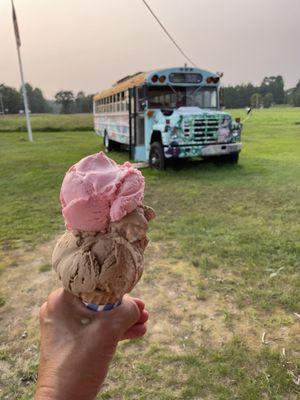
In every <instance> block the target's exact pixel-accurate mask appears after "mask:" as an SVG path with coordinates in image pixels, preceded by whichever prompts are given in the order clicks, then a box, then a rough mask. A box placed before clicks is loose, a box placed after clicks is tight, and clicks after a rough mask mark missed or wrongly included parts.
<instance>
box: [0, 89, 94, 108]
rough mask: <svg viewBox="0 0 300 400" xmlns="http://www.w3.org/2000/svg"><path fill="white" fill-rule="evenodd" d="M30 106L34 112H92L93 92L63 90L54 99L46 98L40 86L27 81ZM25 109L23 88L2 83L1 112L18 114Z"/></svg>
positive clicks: (0, 94)
mask: <svg viewBox="0 0 300 400" xmlns="http://www.w3.org/2000/svg"><path fill="white" fill-rule="evenodd" d="M25 87H26V93H27V98H28V106H29V109H30V112H31V113H33V114H40V113H59V112H60V113H62V114H69V113H90V112H92V111H93V96H94V95H93V94H89V95H86V94H85V93H84V92H83V91H80V92H78V93H77V94H76V95H75V94H74V93H73V92H72V91H71V90H61V91H59V92H57V93H56V94H55V99H54V100H47V99H45V97H44V95H43V92H42V91H41V89H39V88H37V87H36V88H34V87H33V86H32V85H30V84H29V83H25ZM23 111H24V105H23V95H22V90H21V89H20V90H17V89H15V88H12V87H10V86H7V85H5V84H0V114H3V113H4V114H18V113H20V112H23Z"/></svg>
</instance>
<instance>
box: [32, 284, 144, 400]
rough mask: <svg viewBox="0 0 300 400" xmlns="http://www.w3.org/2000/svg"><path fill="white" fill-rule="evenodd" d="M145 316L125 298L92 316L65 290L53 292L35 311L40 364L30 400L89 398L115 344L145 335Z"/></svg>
mask: <svg viewBox="0 0 300 400" xmlns="http://www.w3.org/2000/svg"><path fill="white" fill-rule="evenodd" d="M147 320H148V312H147V311H146V310H145V304H144V303H143V301H142V300H140V299H136V298H133V297H130V296H125V297H124V298H123V301H122V304H121V305H120V306H119V307H117V308H115V309H113V310H111V311H102V312H94V311H91V310H89V309H87V308H86V307H85V306H84V305H83V303H82V302H81V301H80V300H79V299H78V298H76V297H75V296H73V295H72V294H70V293H68V292H66V291H65V290H63V289H58V290H56V291H54V292H52V293H51V294H50V295H49V297H48V299H47V302H46V303H44V304H43V305H42V307H41V310H40V325H41V346H40V364H39V373H38V381H37V388H36V394H35V400H94V399H95V398H96V396H97V393H98V392H99V390H100V387H101V385H102V383H103V382H104V380H105V377H106V375H107V372H108V368H109V364H110V362H111V360H112V358H113V356H114V354H115V351H116V348H117V345H118V342H119V341H120V340H124V339H135V338H139V337H142V336H143V335H144V334H145V333H146V329H147V328H146V321H147Z"/></svg>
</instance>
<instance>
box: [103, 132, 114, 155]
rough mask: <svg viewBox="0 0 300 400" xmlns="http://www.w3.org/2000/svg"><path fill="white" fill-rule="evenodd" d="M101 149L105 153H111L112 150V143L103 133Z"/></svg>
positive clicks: (105, 133)
mask: <svg viewBox="0 0 300 400" xmlns="http://www.w3.org/2000/svg"><path fill="white" fill-rule="evenodd" d="M103 147H104V148H105V150H106V151H111V150H112V149H113V144H112V141H111V140H110V139H109V136H108V133H107V132H106V131H105V132H104V136H103Z"/></svg>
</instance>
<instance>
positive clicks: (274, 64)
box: [0, 0, 300, 98]
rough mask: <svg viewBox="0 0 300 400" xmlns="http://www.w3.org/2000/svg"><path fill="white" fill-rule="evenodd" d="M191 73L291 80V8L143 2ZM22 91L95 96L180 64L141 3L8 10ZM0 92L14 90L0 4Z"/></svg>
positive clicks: (294, 74)
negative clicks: (194, 69)
mask: <svg viewBox="0 0 300 400" xmlns="http://www.w3.org/2000/svg"><path fill="white" fill-rule="evenodd" d="M148 3H149V5H150V6H151V7H152V8H153V10H154V12H156V13H157V15H158V16H159V18H160V19H161V21H162V22H163V23H164V24H165V26H166V27H167V29H168V30H169V32H170V33H171V34H172V35H173V37H174V38H175V39H176V41H177V42H178V43H179V45H180V46H181V47H182V48H183V49H184V51H185V52H186V53H187V54H188V55H189V56H190V58H192V59H193V60H194V62H195V63H196V64H197V65H198V66H199V67H200V68H205V69H209V70H212V71H223V72H224V78H223V83H224V84H238V83H241V82H252V83H254V84H260V82H261V80H262V79H263V78H264V76H266V75H272V74H276V75H278V74H281V75H282V76H283V78H284V80H285V83H286V87H291V86H294V85H295V84H296V82H297V81H298V80H299V79H300V0H252V1H251V0H148ZM15 7H16V11H17V17H18V22H19V29H20V34H21V41H22V46H21V52H22V58H23V65H24V72H25V79H26V81H28V82H30V83H31V84H32V85H33V86H38V87H40V88H41V89H42V90H43V92H44V94H45V96H46V97H48V98H51V97H53V96H54V94H55V93H56V92H57V91H58V90H60V89H71V90H73V91H74V92H77V91H79V90H83V91H85V92H86V93H94V92H97V91H99V90H101V89H105V88H107V87H109V86H111V84H112V83H113V82H115V81H116V80H118V79H120V78H121V77H123V76H125V75H127V74H132V73H134V72H137V71H147V70H151V69H154V68H163V67H169V66H181V65H183V64H184V62H185V59H184V58H183V56H182V55H181V54H180V53H179V52H178V51H177V49H176V48H175V47H174V46H173V45H172V43H171V42H170V41H169V39H168V38H167V37H166V36H165V34H164V33H163V32H162V30H161V28H160V27H159V25H158V24H157V22H156V21H155V20H154V19H153V17H152V16H151V14H150V13H149V11H148V10H147V9H146V7H145V6H144V4H143V2H142V1H141V0H15ZM0 27H1V35H0V83H2V82H3V83H5V84H7V85H10V86H14V87H19V85H20V75H19V70H18V62H17V53H16V46H15V38H14V32H13V25H12V18H11V4H10V0H0Z"/></svg>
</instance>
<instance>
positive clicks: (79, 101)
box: [75, 91, 93, 113]
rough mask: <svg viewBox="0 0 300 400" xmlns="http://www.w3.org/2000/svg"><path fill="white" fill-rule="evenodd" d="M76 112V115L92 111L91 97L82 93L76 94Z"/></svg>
mask: <svg viewBox="0 0 300 400" xmlns="http://www.w3.org/2000/svg"><path fill="white" fill-rule="evenodd" d="M75 103H76V112H78V113H89V112H92V111H93V95H92V94H90V95H87V96H86V95H85V93H84V92H82V91H80V92H78V93H77V96H76V99H75Z"/></svg>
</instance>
